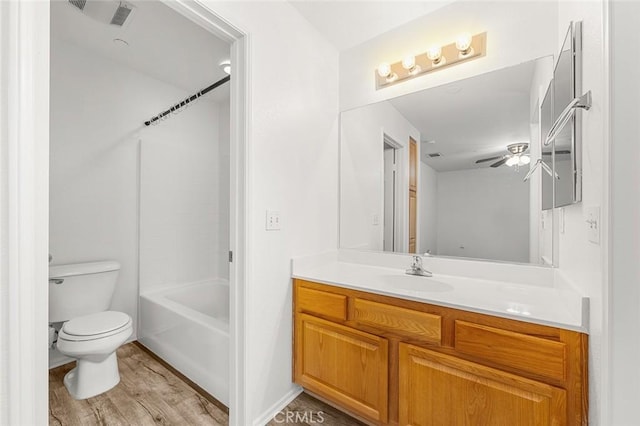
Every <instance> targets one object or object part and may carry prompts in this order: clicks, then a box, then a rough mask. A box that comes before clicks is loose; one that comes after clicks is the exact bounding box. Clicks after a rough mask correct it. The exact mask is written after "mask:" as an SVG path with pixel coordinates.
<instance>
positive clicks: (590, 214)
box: [584, 206, 600, 244]
mask: <svg viewBox="0 0 640 426" xmlns="http://www.w3.org/2000/svg"><path fill="white" fill-rule="evenodd" d="M584 215H585V222H586V223H587V237H588V238H589V241H591V242H592V243H595V244H600V207H597V206H596V207H586V208H585V209H584Z"/></svg>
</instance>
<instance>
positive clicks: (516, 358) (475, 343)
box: [455, 320, 566, 381]
mask: <svg viewBox="0 0 640 426" xmlns="http://www.w3.org/2000/svg"><path fill="white" fill-rule="evenodd" d="M455 348H456V350H457V351H459V352H461V353H464V354H468V355H472V356H474V357H475V358H478V359H484V360H486V361H489V362H492V363H494V364H499V365H502V366H505V367H510V368H516V369H518V370H521V371H525V372H529V373H533V374H537V375H541V376H544V377H548V378H551V379H555V380H560V381H564V380H565V357H566V355H565V353H566V345H565V344H564V343H561V342H555V341H552V340H548V339H542V338H540V337H534V336H529V335H526V334H521V333H515V332H513V331H507V330H502V329H499V328H493V327H488V326H485V325H480V324H474V323H470V322H466V321H459V320H458V321H456V325H455Z"/></svg>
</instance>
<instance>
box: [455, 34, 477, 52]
mask: <svg viewBox="0 0 640 426" xmlns="http://www.w3.org/2000/svg"><path fill="white" fill-rule="evenodd" d="M471 40H472V39H471V35H470V34H468V33H464V34H461V35H460V36H459V37H458V39H457V40H456V49H458V51H459V52H460V53H459V54H458V56H460V57H466V56H469V55H472V54H473V47H471Z"/></svg>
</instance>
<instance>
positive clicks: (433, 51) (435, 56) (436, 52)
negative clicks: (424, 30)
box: [427, 46, 444, 65]
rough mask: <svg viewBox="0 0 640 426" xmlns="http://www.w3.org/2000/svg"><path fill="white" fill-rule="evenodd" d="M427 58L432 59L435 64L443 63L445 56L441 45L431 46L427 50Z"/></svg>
mask: <svg viewBox="0 0 640 426" xmlns="http://www.w3.org/2000/svg"><path fill="white" fill-rule="evenodd" d="M427 58H429V59H430V60H431V62H432V63H433V65H442V63H444V61H443V60H444V58H443V57H442V48H440V47H439V46H434V47H430V48H429V49H428V50H427Z"/></svg>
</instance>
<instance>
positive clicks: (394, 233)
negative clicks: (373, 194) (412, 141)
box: [382, 134, 402, 251]
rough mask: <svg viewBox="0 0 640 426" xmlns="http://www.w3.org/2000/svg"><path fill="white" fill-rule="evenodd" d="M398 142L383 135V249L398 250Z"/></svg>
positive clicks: (399, 146)
mask: <svg viewBox="0 0 640 426" xmlns="http://www.w3.org/2000/svg"><path fill="white" fill-rule="evenodd" d="M400 148H402V146H401V145H400V144H398V143H397V142H396V141H394V140H393V139H392V138H391V137H390V136H388V135H386V134H385V135H384V137H383V158H384V190H383V192H384V209H383V237H382V241H383V249H384V251H397V250H399V248H400V247H399V242H398V200H399V198H398V196H399V194H398V182H399V174H398V172H399V167H398V163H399V149H400Z"/></svg>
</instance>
